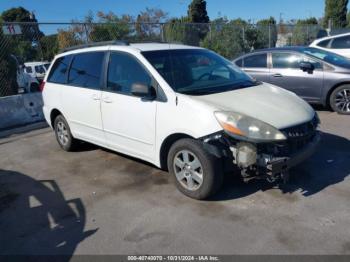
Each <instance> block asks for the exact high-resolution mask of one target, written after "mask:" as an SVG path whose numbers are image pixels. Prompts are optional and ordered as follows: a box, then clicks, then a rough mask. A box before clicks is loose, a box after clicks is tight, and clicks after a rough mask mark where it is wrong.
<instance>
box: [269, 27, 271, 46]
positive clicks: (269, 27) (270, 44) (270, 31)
mask: <svg viewBox="0 0 350 262" xmlns="http://www.w3.org/2000/svg"><path fill="white" fill-rule="evenodd" d="M269 48H271V24H270V23H269Z"/></svg>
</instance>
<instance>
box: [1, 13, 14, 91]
mask: <svg viewBox="0 0 350 262" xmlns="http://www.w3.org/2000/svg"><path fill="white" fill-rule="evenodd" d="M0 22H2V21H1V18H0ZM0 43H2V44H1V59H0V97H2V96H9V95H14V94H17V90H18V85H17V64H16V60H14V59H13V57H12V56H11V52H10V46H9V45H7V44H3V43H7V40H6V38H5V36H4V35H3V33H2V30H0Z"/></svg>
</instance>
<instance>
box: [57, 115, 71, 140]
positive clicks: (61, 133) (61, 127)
mask: <svg viewBox="0 0 350 262" xmlns="http://www.w3.org/2000/svg"><path fill="white" fill-rule="evenodd" d="M56 132H57V138H58V141H59V142H60V144H61V145H63V146H65V145H67V144H68V142H69V135H68V130H67V127H66V125H65V123H63V122H62V121H59V122H58V123H57V126H56Z"/></svg>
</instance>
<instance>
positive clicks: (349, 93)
mask: <svg viewBox="0 0 350 262" xmlns="http://www.w3.org/2000/svg"><path fill="white" fill-rule="evenodd" d="M334 100H335V106H336V107H337V108H338V109H339V110H340V111H341V112H346V113H347V112H350V89H347V88H345V89H341V90H340V91H339V92H338V93H337V94H336V95H335V98H334Z"/></svg>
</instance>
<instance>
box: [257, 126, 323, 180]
mask: <svg viewBox="0 0 350 262" xmlns="http://www.w3.org/2000/svg"><path fill="white" fill-rule="evenodd" d="M320 140H321V135H320V133H319V132H316V134H315V136H314V137H313V139H312V140H311V141H310V143H309V144H308V145H306V146H305V147H304V148H302V149H301V150H300V151H298V152H296V153H294V154H292V155H291V156H289V157H278V158H273V159H271V160H269V161H266V162H265V164H263V165H262V166H263V167H265V168H266V169H267V175H270V176H275V175H277V174H281V173H284V172H286V171H287V170H288V169H290V168H292V167H294V166H296V165H298V164H300V163H301V162H303V161H304V160H306V159H308V158H309V157H311V156H312V155H313V154H314V152H315V151H316V149H317V146H318V144H319V142H320Z"/></svg>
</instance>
